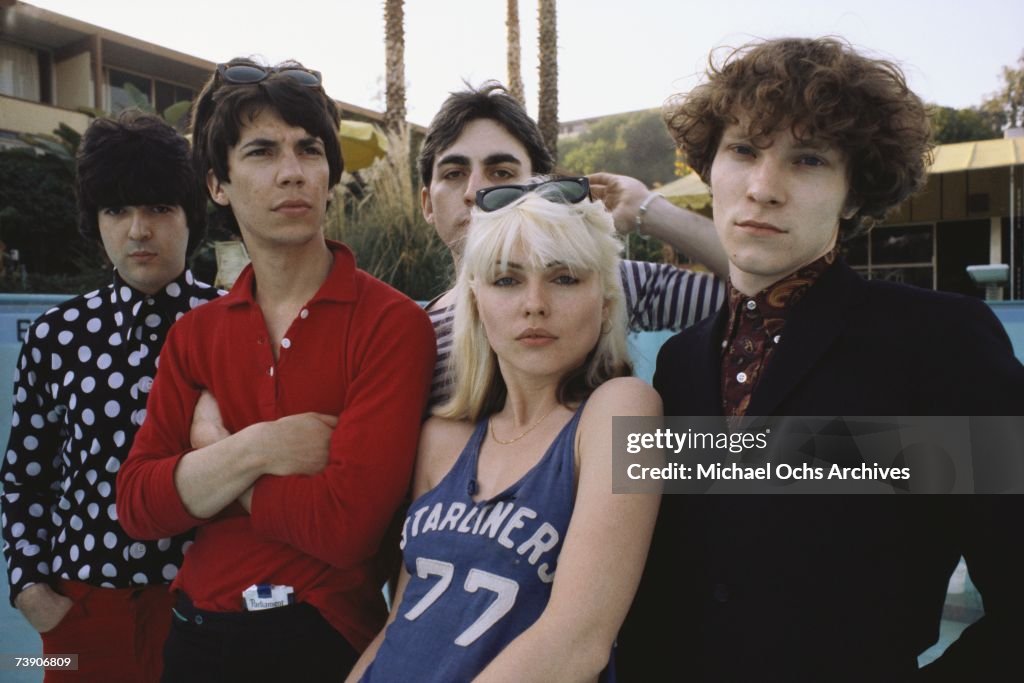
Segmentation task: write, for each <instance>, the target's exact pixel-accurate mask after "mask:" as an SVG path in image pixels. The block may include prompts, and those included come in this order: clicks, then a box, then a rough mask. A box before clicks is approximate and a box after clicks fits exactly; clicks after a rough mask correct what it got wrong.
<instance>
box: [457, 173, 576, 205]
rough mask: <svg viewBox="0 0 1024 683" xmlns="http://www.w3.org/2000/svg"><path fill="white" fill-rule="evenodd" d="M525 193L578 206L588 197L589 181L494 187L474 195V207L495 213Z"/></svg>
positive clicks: (557, 181) (556, 181)
mask: <svg viewBox="0 0 1024 683" xmlns="http://www.w3.org/2000/svg"><path fill="white" fill-rule="evenodd" d="M527 192H540V194H541V196H542V197H544V198H545V199H549V200H551V201H559V202H564V203H566V204H578V203H579V202H582V201H583V200H584V199H587V198H589V197H590V181H589V180H587V179H586V178H585V177H579V178H552V179H551V180H545V181H544V182H542V183H533V184H532V185H495V186H493V187H485V188H484V189H482V190H478V191H477V193H476V205H477V206H479V207H480V209H481V210H483V211H487V212H490V211H497V210H498V209H501V208H504V207H506V206H508V205H509V204H511V203H512V202H514V201H516V200H517V199H519V198H520V197H522V196H523V195H525V194H526V193H527Z"/></svg>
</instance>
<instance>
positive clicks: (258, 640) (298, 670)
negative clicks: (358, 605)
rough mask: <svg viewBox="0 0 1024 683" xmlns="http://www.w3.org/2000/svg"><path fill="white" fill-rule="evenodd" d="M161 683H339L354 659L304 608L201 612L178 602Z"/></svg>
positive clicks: (329, 628)
mask: <svg viewBox="0 0 1024 683" xmlns="http://www.w3.org/2000/svg"><path fill="white" fill-rule="evenodd" d="M174 609H175V612H177V614H174V615H173V616H172V619H171V632H170V635H169V636H168V637H167V643H166V644H165V646H164V675H163V679H162V681H163V683H207V682H208V683H235V682H236V681H237V682H238V683H259V682H261V681H266V682H267V683H271V682H273V683H277V682H278V681H309V682H310V683H316V682H317V681H334V682H336V681H341V680H344V678H345V676H346V674H347V673H348V672H349V670H350V669H351V668H352V666H353V665H354V664H355V662H356V659H358V657H359V654H358V653H357V652H356V651H355V650H354V649H353V648H352V646H351V645H349V643H348V641H347V640H345V638H344V637H343V636H342V635H341V634H340V633H338V632H337V631H335V630H334V628H333V627H332V626H331V625H330V624H328V623H327V621H326V620H325V619H324V618H323V617H322V616H320V612H318V611H317V609H316V608H315V607H312V606H310V605H307V604H298V605H290V606H288V607H278V608H276V609H268V610H261V611H258V612H207V611H205V610H199V609H196V608H195V607H193V606H192V603H191V601H190V600H189V599H188V598H187V597H186V596H185V595H184V594H181V596H180V597H179V598H178V602H177V604H176V605H175V608H174Z"/></svg>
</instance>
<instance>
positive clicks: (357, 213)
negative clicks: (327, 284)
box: [325, 128, 452, 300]
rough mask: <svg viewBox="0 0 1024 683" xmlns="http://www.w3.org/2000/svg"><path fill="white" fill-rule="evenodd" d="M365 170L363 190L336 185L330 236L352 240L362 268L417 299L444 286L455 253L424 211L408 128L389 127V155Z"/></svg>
mask: <svg viewBox="0 0 1024 683" xmlns="http://www.w3.org/2000/svg"><path fill="white" fill-rule="evenodd" d="M359 176H360V177H361V179H362V180H363V182H364V184H365V185H364V189H363V191H362V192H361V193H360V192H358V191H353V189H352V188H351V187H350V186H349V185H346V184H345V183H340V184H339V185H338V187H337V188H336V189H335V191H334V192H335V196H334V201H333V202H332V206H331V211H330V213H329V215H328V217H327V223H326V226H325V232H326V234H327V236H328V237H329V238H331V239H336V240H340V241H342V242H344V243H345V244H347V245H349V246H350V247H351V248H352V250H353V251H354V252H355V254H356V261H357V262H358V264H359V267H360V268H362V269H363V270H365V271H367V272H368V273H370V274H371V275H373V276H374V277H377V278H379V279H381V280H383V281H384V282H387V283H388V284H390V285H391V286H392V287H394V288H396V289H398V290H400V291H402V292H404V293H405V294H406V295H408V296H410V297H412V298H413V299H417V300H427V299H430V298H432V297H434V296H436V295H437V294H439V293H441V292H442V291H444V289H445V288H446V287H447V286H448V284H449V282H450V280H451V275H452V264H451V256H450V255H449V253H448V249H447V248H446V247H445V245H444V243H443V242H441V240H440V238H438V237H437V234H436V233H435V232H434V229H433V227H432V226H430V225H429V224H428V223H427V222H426V221H425V220H424V219H423V214H422V213H421V212H420V203H419V187H418V183H417V182H415V181H414V179H413V178H414V176H413V162H412V158H411V152H410V139H409V133H408V129H407V128H403V129H402V130H400V131H398V132H395V133H389V134H388V154H387V156H386V157H383V158H381V159H378V160H377V161H375V162H374V163H373V165H372V166H370V167H369V168H367V169H363V170H361V171H359ZM360 194H361V195H362V196H359V195H360Z"/></svg>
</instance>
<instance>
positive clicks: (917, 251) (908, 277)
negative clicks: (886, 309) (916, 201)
mask: <svg viewBox="0 0 1024 683" xmlns="http://www.w3.org/2000/svg"><path fill="white" fill-rule="evenodd" d="M842 252H843V257H844V258H845V259H846V262H847V263H849V264H850V265H851V266H852V267H853V269H854V270H856V271H857V272H859V273H861V274H862V275H864V276H865V277H867V278H868V279H874V280H889V281H892V282H902V283H905V284H908V285H915V286H917V287H924V288H926V289H935V226H934V225H903V226H898V227H892V228H889V227H884V226H882V227H876V228H874V229H872V230H870V231H869V232H868V233H867V234H863V235H860V236H858V237H856V238H854V239H852V240H847V241H846V242H844V243H843V245H842Z"/></svg>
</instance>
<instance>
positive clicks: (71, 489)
mask: <svg viewBox="0 0 1024 683" xmlns="http://www.w3.org/2000/svg"><path fill="white" fill-rule="evenodd" d="M218 293H219V292H218V290H216V289H214V288H213V287H210V286H208V285H205V284H203V283H199V282H196V281H195V280H194V279H193V278H192V274H191V273H190V272H189V271H185V272H184V273H182V274H181V275H180V276H179V277H178V278H177V279H175V280H174V281H173V282H171V283H169V284H168V285H167V286H166V287H165V288H164V289H163V290H161V291H160V292H158V293H156V294H154V295H152V296H147V295H145V294H143V293H141V292H139V291H137V290H135V289H133V288H131V287H130V286H128V285H127V284H126V283H125V282H124V281H123V280H121V278H120V277H119V276H118V275H117V273H116V272H115V273H114V279H113V283H112V284H111V285H108V286H107V287H104V288H102V289H99V290H96V291H94V292H90V293H89V294H85V295H83V296H80V297H76V298H74V299H71V300H69V301H66V302H64V303H62V304H60V305H59V306H57V307H55V308H52V309H50V310H49V311H47V312H46V313H44V314H43V315H42V316H40V317H39V319H38V320H36V322H35V323H34V324H33V325H32V327H31V328H30V329H29V332H28V334H27V336H26V340H25V343H24V345H23V346H22V349H21V356H20V357H19V359H18V364H17V367H16V370H15V380H14V412H13V414H12V416H11V433H10V438H9V441H8V444H7V450H6V453H5V457H4V459H3V462H2V464H0V472H2V479H3V486H4V493H3V498H2V500H3V515H2V526H3V541H4V543H3V552H4V557H5V559H6V560H7V571H8V577H9V579H10V584H11V602H12V604H13V601H14V598H15V597H16V596H17V595H18V594H19V593H20V592H21V591H23V590H24V589H25V588H28V587H29V586H31V585H32V584H35V583H40V582H52V581H54V580H55V579H56V578H58V577H59V578H63V579H74V580H79V581H86V582H88V583H91V584H93V585H97V586H103V587H108V588H124V587H128V586H137V585H146V584H156V583H166V582H168V581H170V580H172V579H173V578H174V577H175V575H176V574H177V571H178V567H179V566H180V564H181V560H182V554H183V552H184V548H185V546H186V545H187V544H188V543H189V541H188V540H187V538H186V537H175V538H162V539H159V540H157V541H152V542H139V541H135V540H134V539H132V538H129V537H128V535H127V534H126V533H125V532H124V530H123V529H122V528H121V525H120V524H119V523H118V521H117V510H116V507H115V496H114V481H115V477H116V475H117V471H118V470H119V469H120V467H121V463H122V462H123V461H124V459H125V458H127V457H128V451H129V449H130V448H131V445H132V440H133V439H134V437H135V432H136V431H137V430H138V428H139V426H140V425H141V424H142V422H143V420H145V417H146V399H147V398H148V396H149V391H150V389H151V388H152V386H153V376H154V374H155V373H156V366H157V355H158V354H159V352H160V348H161V346H162V345H163V342H164V338H165V337H166V335H167V330H168V329H169V328H170V326H171V324H172V323H173V322H174V321H175V320H177V319H178V318H180V317H181V316H183V315H184V314H185V313H186V312H188V311H189V310H191V309H192V308H195V307H196V306H199V305H200V304H203V303H206V302H207V301H209V300H211V299H214V298H216V297H217V295H218Z"/></svg>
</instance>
